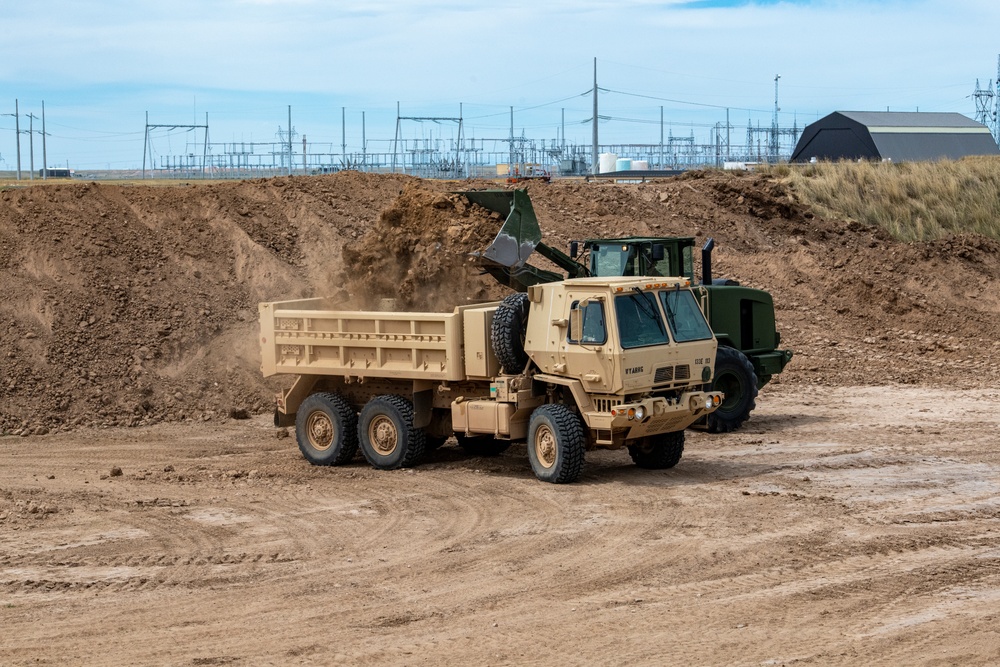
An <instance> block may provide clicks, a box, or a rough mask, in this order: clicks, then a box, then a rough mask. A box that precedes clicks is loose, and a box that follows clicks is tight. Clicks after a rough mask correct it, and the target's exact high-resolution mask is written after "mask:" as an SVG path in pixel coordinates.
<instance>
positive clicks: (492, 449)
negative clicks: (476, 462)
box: [455, 433, 510, 456]
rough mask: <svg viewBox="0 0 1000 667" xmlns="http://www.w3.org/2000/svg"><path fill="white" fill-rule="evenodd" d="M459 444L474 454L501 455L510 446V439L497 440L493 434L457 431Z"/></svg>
mask: <svg viewBox="0 0 1000 667" xmlns="http://www.w3.org/2000/svg"><path fill="white" fill-rule="evenodd" d="M455 438H456V439H457V440H458V446H459V447H461V448H462V449H464V450H465V453H466V454H470V455H472V456H500V455H501V454H503V453H504V452H506V451H507V450H508V449H509V448H510V441H509V440H497V439H496V438H494V437H493V436H491V435H465V434H464V433H456V434H455Z"/></svg>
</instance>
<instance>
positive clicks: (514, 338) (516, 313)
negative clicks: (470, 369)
mask: <svg viewBox="0 0 1000 667" xmlns="http://www.w3.org/2000/svg"><path fill="white" fill-rule="evenodd" d="M529 305H530V302H529V301H528V295H527V294H524V293H523V292H518V293H517V294H511V295H509V296H507V297H506V298H505V299H504V300H503V301H501V302H500V305H499V306H498V307H497V311H496V312H495V313H494V314H493V324H492V325H491V326H490V343H491V344H492V345H493V354H495V355H497V360H498V361H499V362H500V366H501V367H502V368H503V372H504V373H509V374H516V373H520V372H521V371H523V370H524V368H525V367H526V366H527V365H528V353H527V352H525V351H524V337H525V332H526V331H527V328H528V306H529Z"/></svg>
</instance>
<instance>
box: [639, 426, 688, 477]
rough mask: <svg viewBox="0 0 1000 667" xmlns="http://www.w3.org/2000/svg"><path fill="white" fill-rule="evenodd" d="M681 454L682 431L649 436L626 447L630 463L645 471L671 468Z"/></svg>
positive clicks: (682, 444)
mask: <svg viewBox="0 0 1000 667" xmlns="http://www.w3.org/2000/svg"><path fill="white" fill-rule="evenodd" d="M683 453H684V431H676V432H674V433H663V434H661V435H651V436H648V437H645V438H643V439H642V440H640V441H639V442H637V443H636V444H634V445H629V446H628V455H629V456H631V457H632V462H633V463H635V464H636V465H637V466H639V467H640V468H646V469H647V470H663V469H665V468H673V467H674V466H675V465H677V463H678V462H679V461H680V460H681V455H682V454H683Z"/></svg>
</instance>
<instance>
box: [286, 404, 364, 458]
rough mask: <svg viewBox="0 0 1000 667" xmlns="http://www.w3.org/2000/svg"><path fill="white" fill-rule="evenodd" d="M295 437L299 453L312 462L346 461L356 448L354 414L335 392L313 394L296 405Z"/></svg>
mask: <svg viewBox="0 0 1000 667" xmlns="http://www.w3.org/2000/svg"><path fill="white" fill-rule="evenodd" d="M295 439H296V440H298V443H299V450H300V451H301V452H302V456H304V457H306V460H307V461H309V463H312V464H313V465H317V466H336V465H341V464H343V463H347V462H348V461H350V460H351V459H352V458H354V454H355V453H356V452H357V451H358V415H357V413H355V412H354V408H352V407H351V405H350V404H349V403H348V402H347V401H346V400H344V398H343V397H341V396H338V395H337V394H328V393H318V394H313V395H311V396H309V397H308V398H306V400H304V401H302V405H301V406H299V409H298V412H297V414H296V416H295Z"/></svg>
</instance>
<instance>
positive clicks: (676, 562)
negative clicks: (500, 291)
mask: <svg viewBox="0 0 1000 667" xmlns="http://www.w3.org/2000/svg"><path fill="white" fill-rule="evenodd" d="M998 429H1000V391H997V390H964V391H963V390H950V391H944V390H929V389H926V388H921V387H907V388H894V389H892V390H889V389H887V388H885V387H834V388H830V387H818V386H808V385H803V386H798V387H791V386H790V385H787V384H786V385H784V386H782V387H781V388H780V389H776V390H772V391H768V392H767V395H766V400H762V401H761V407H760V409H759V411H758V412H757V413H756V414H755V418H754V420H753V421H752V422H751V425H750V426H749V427H748V428H746V429H745V430H743V431H741V432H738V433H734V434H728V435H718V436H710V435H708V434H704V433H697V432H694V433H691V434H690V436H689V439H688V445H687V449H686V452H685V455H684V459H683V460H682V461H681V463H680V465H678V466H677V467H676V468H675V469H673V470H669V471H655V472H654V471H645V470H640V469H639V468H636V467H635V466H633V465H632V464H631V461H630V460H629V458H628V455H627V453H625V452H623V451H620V452H602V453H597V454H592V455H588V459H587V464H586V467H585V471H584V475H583V479H582V481H581V482H580V483H578V484H574V485H569V486H565V487H561V486H554V485H550V484H542V483H540V482H538V481H537V480H535V478H534V476H533V474H532V473H531V470H530V467H529V465H528V462H527V458H526V454H525V450H524V447H523V446H515V447H513V448H511V449H510V450H508V452H507V453H506V454H504V455H503V456H502V457H500V458H496V459H485V458H469V457H467V456H465V455H464V454H463V453H461V450H460V449H459V448H458V447H457V446H448V445H446V446H445V447H443V448H442V449H440V450H438V451H437V452H435V453H434V454H433V455H432V457H431V459H430V461H429V462H427V463H426V464H424V465H422V466H420V467H418V468H414V469H410V470H403V471H396V472H384V471H375V470H373V469H371V468H370V467H368V465H367V464H365V463H363V461H361V460H358V461H356V462H355V463H353V464H351V465H348V466H345V467H340V468H315V467H310V466H309V465H308V464H306V463H305V461H304V460H303V459H302V458H301V457H300V456H299V454H298V452H297V450H296V448H295V446H294V442H293V441H292V440H291V439H289V438H284V439H278V438H276V437H275V435H276V431H275V429H274V428H273V427H272V426H270V425H269V423H268V422H267V420H266V419H265V418H263V417H260V418H255V419H252V420H244V421H232V422H229V423H226V424H215V423H207V424H204V425H198V426H187V425H177V424H168V425H157V426H153V427H148V428H141V429H137V430H127V429H109V430H99V429H98V430H89V429H88V430H80V431H77V432H75V433H72V434H59V435H52V436H45V437H37V438H18V439H14V440H12V441H10V442H5V443H4V451H3V462H4V464H3V466H2V467H0V489H2V492H0V518H2V523H0V525H2V527H3V530H2V532H0V627H2V628H3V633H2V634H0V656H2V658H0V662H2V663H3V664H9V665H29V664H30V665H37V664H52V665H55V664H101V665H135V664H148V665H153V664H157V665H165V664H170V665H221V664H233V665H243V664H246V665H289V664H315V665H325V664H349V665H500V664H552V665H566V664H581V665H582V664H588V665H590V664H605V665H623V664H643V665H663V664H684V665H688V664H699V665H798V664H802V665H831V664H840V665H858V664H885V665H901V664H905V665H990V664H997V662H998V661H1000V630H998V621H1000V527H998V522H997V516H998V514H1000V500H998V497H1000V453H998V451H997V447H996V443H997V438H996V433H997V432H998ZM115 468H119V469H120V470H121V474H120V475H118V476H112V470H114V469H115Z"/></svg>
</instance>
